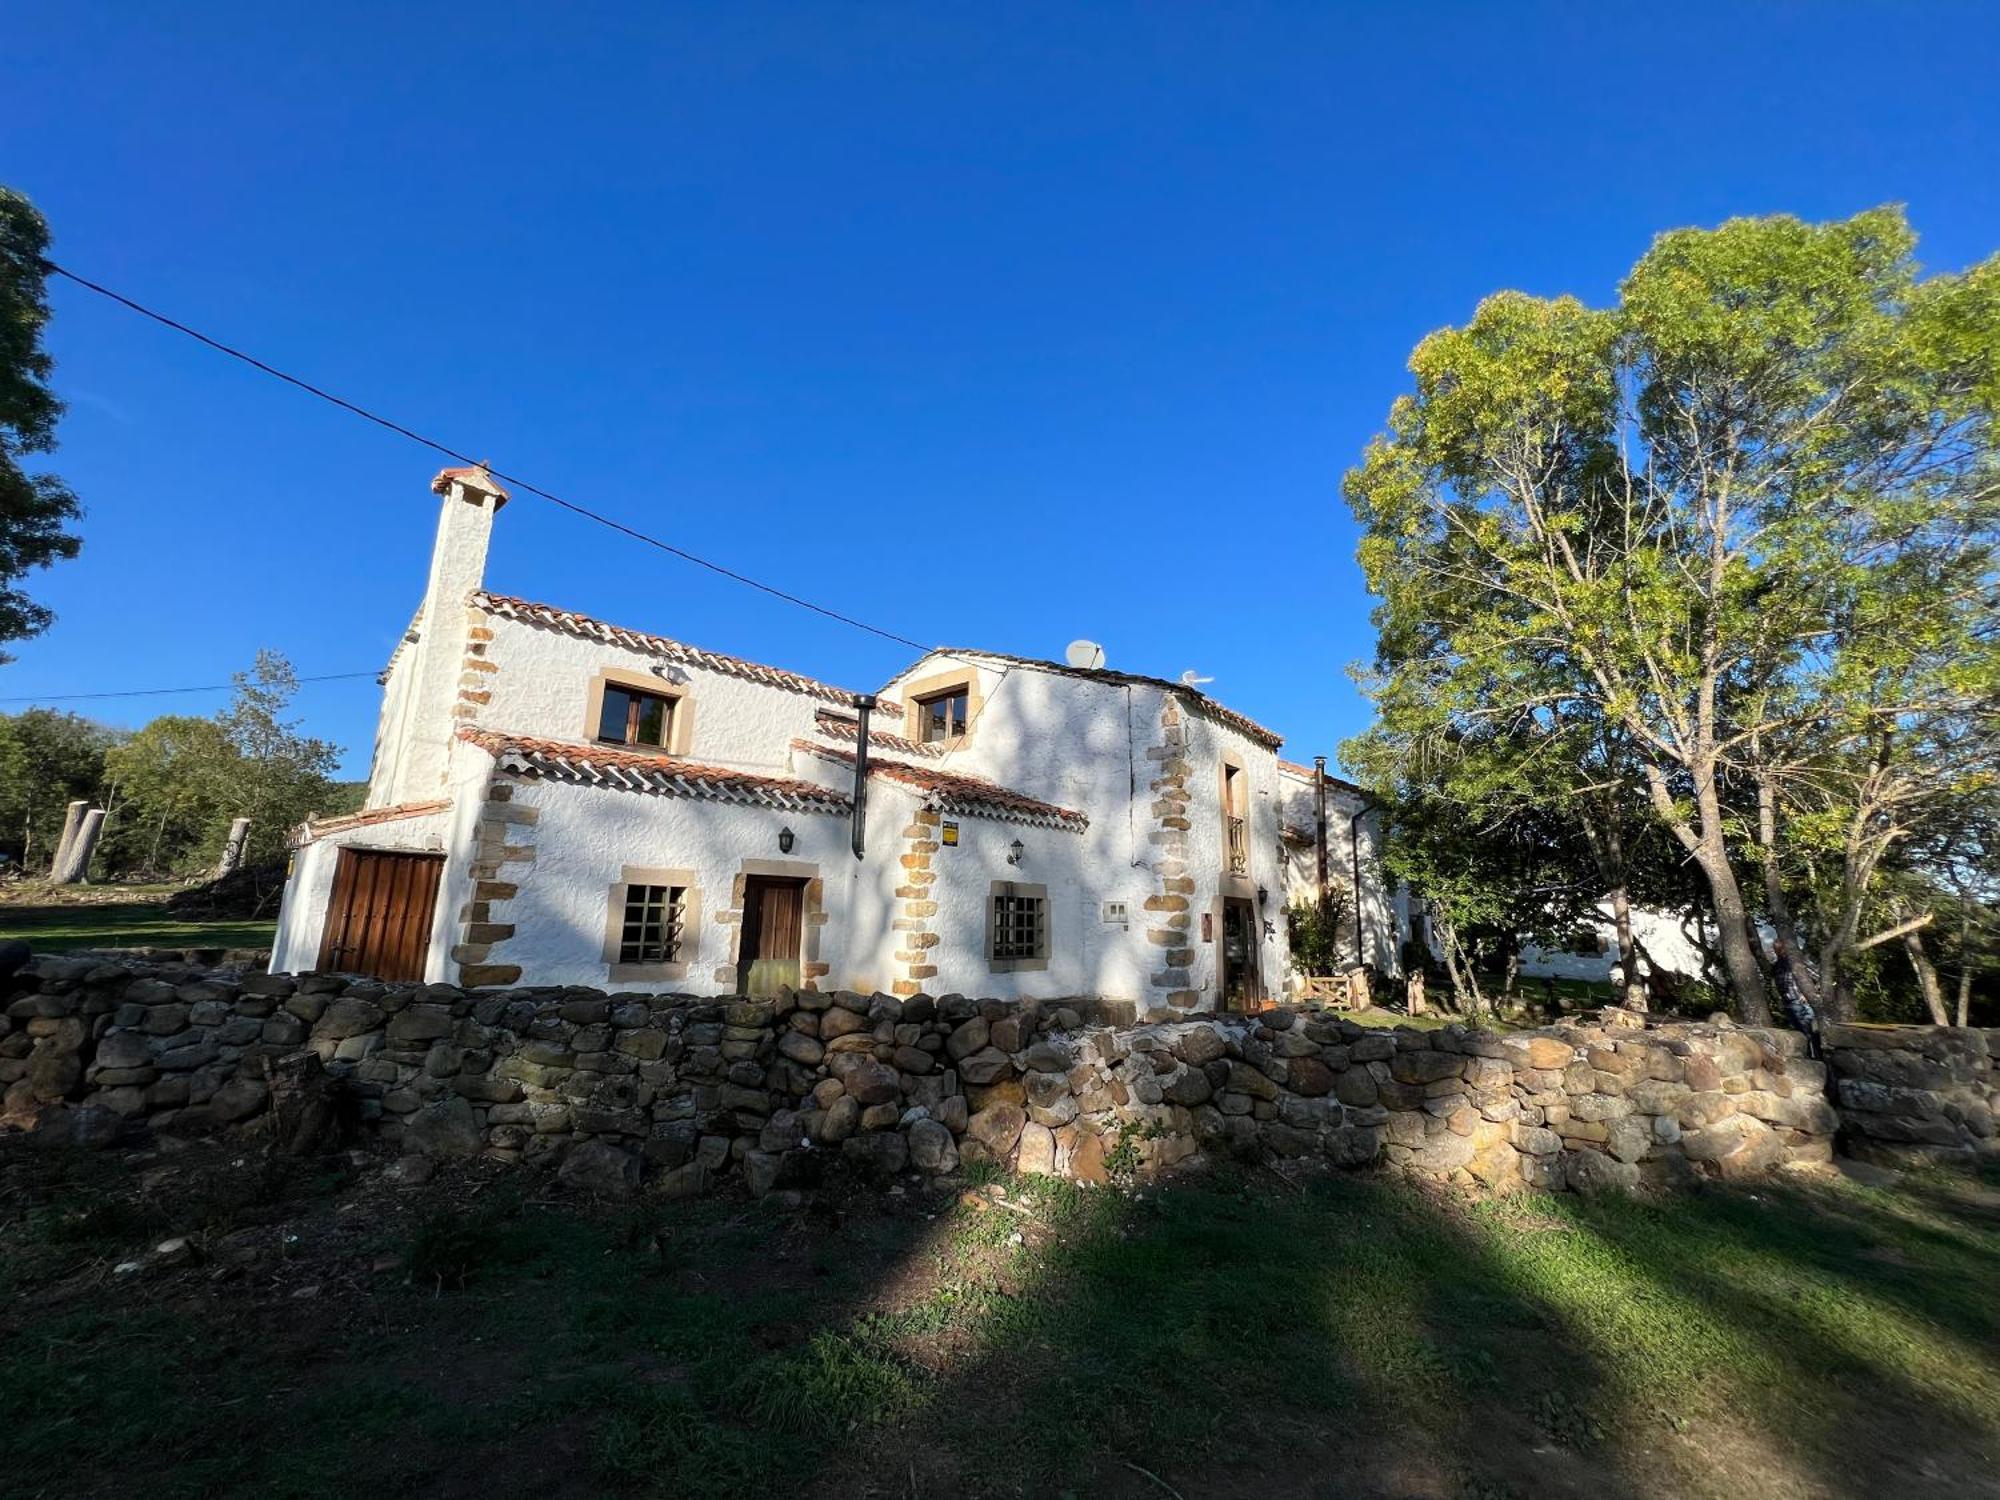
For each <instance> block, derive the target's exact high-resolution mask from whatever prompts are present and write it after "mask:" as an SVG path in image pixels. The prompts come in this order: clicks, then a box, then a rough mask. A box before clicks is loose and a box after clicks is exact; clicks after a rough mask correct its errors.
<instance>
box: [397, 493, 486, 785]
mask: <svg viewBox="0 0 2000 1500" xmlns="http://www.w3.org/2000/svg"><path fill="white" fill-rule="evenodd" d="M431 493H432V494H434V495H442V496H443V497H444V501H443V504H442V505H441V506H440V508H439V510H438V526H437V541H436V543H435V544H434V545H433V546H432V548H431V571H430V579H429V581H428V582H427V583H426V584H425V585H424V602H423V605H422V606H421V608H419V610H418V611H417V618H416V621H415V623H414V624H413V625H412V626H411V632H412V635H413V636H414V639H413V640H412V641H411V642H410V646H409V653H410V654H409V660H408V662H407V663H405V664H403V665H402V666H400V667H399V668H398V670H397V672H396V673H395V676H393V677H392V678H391V679H390V686H389V693H388V696H387V697H386V698H385V699H384V701H383V705H382V714H383V725H382V731H383V733H382V739H383V745H382V749H383V755H384V764H385V768H386V769H387V771H388V773H389V774H388V775H387V776H386V777H385V778H384V782H385V784H384V785H383V786H382V787H381V790H380V792H379V794H378V793H377V792H376V791H375V790H374V789H372V788H371V792H370V797H369V801H370V802H371V803H374V802H377V801H380V802H382V803H385V804H386V803H398V802H421V801H426V800H428V799H430V798H432V797H437V796H441V795H443V794H444V791H445V783H446V780H447V778H448V776H449V774H450V761H451V744H452V737H453V735H454V734H455V733H456V732H457V729H458V724H459V720H458V718H457V717H455V716H454V714H453V712H452V710H453V708H454V707H455V705H456V704H457V702H458V689H459V678H460V676H461V675H462V674H463V673H464V671H465V659H466V654H467V653H466V647H467V645H468V644H469V643H470V636H469V634H468V632H469V630H470V628H471V625H472V620H471V618H470V610H469V608H468V605H467V600H468V599H470V598H471V596H472V595H473V594H475V593H477V592H478V591H479V590H480V588H481V587H483V586H484V583H485V578H486V548H487V545H488V543H490V542H491V541H492V538H493V517H494V515H495V514H497V513H498V511H499V509H500V507H501V506H503V505H505V504H506V503H507V492H506V491H505V490H503V489H502V488H500V486H499V485H497V484H495V483H494V482H493V476H492V475H491V474H490V473H488V472H487V471H486V468H485V466H484V465H480V466H478V467H473V468H453V469H444V470H441V471H439V473H438V476H437V478H435V479H433V480H432V481H431ZM405 671H407V672H408V673H409V678H408V681H407V682H406V683H399V682H397V681H396V678H397V677H401V675H402V673H403V672H405Z"/></svg>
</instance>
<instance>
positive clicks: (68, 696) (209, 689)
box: [0, 669, 382, 703]
mask: <svg viewBox="0 0 2000 1500" xmlns="http://www.w3.org/2000/svg"><path fill="white" fill-rule="evenodd" d="M381 675H382V674H381V672H380V670H379V669H378V670H376V671H373V672H328V673H325V674H323V675H321V676H318V677H301V678H299V679H298V681H299V683H300V684H301V685H303V684H305V683H308V682H352V681H354V680H355V679H356V678H359V677H379V676H381ZM235 686H236V684H235V683H233V682H210V683H206V684H204V685H203V686H201V687H171V688H120V689H118V690H117V691H116V692H108V693H20V694H17V695H15V696H14V697H11V698H0V703H76V702H80V701H81V700H83V699H85V698H158V697H161V696H163V695H165V694H168V693H226V692H228V691H230V690H231V689H232V688H234V687H235Z"/></svg>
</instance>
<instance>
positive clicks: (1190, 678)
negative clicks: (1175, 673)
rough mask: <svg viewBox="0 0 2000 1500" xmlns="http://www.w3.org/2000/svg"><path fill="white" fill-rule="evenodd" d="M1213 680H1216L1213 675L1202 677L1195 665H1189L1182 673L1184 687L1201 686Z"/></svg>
mask: <svg viewBox="0 0 2000 1500" xmlns="http://www.w3.org/2000/svg"><path fill="white" fill-rule="evenodd" d="M1213 681H1215V679H1214V678H1213V677H1202V676H1200V675H1198V674H1197V673H1196V672H1195V669H1194V668H1193V667H1189V668H1188V669H1187V670H1186V671H1185V672H1183V673H1181V686H1182V687H1190V688H1191V687H1200V686H1201V685H1202V684H1203V683H1204V682H1213Z"/></svg>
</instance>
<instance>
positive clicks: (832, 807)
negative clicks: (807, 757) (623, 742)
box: [458, 724, 853, 813]
mask: <svg viewBox="0 0 2000 1500" xmlns="http://www.w3.org/2000/svg"><path fill="white" fill-rule="evenodd" d="M458 737H459V738H460V739H462V740H466V741H469V742H470V743H472V744H475V745H477V746H479V747H480V748H481V749H482V750H485V751H486V752H487V753H489V754H490V755H492V756H493V758H494V759H495V760H496V761H499V762H500V763H502V764H503V765H506V766H507V767H508V768H509V769H511V770H518V771H525V772H527V773H528V774H530V775H535V776H541V777H547V778H551V779H554V780H559V781H569V782H575V783H577V784H579V785H583V786H601V787H612V788H615V789H618V790H621V791H628V792H650V793H653V794H654V795H656V796H663V797H700V798H705V799H708V800H710V801H715V802H735V803H741V804H752V805H757V806H764V807H780V808H784V809H785V810H787V811H790V812H820V813H845V812H847V811H848V810H849V809H850V808H851V807H852V806H853V804H852V803H851V802H850V801H849V800H848V797H847V794H846V793H845V792H839V791H836V790H834V789H833V788H832V787H825V786H821V785H820V784H819V783H818V782H814V781H801V780H798V779H797V778H795V777H791V776H764V775H760V774H758V773H756V772H753V771H732V770H729V769H728V768H726V767H723V766H704V765H700V764H698V763H696V762H694V761H690V760H681V759H679V758H677V757H675V756H671V755H648V754H645V753H643V752H640V751H635V750H618V749H613V748H612V747H610V746H608V745H579V744H572V743H570V742H568V741H565V740H545V739H537V738H535V737H534V736H531V735H520V734H503V733H500V732H498V731H496V730H491V729H481V728H479V727H478V726H477V725H473V724H465V725H461V726H460V727H459V731H458Z"/></svg>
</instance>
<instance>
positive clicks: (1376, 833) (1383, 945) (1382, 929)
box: [1278, 770, 1408, 975]
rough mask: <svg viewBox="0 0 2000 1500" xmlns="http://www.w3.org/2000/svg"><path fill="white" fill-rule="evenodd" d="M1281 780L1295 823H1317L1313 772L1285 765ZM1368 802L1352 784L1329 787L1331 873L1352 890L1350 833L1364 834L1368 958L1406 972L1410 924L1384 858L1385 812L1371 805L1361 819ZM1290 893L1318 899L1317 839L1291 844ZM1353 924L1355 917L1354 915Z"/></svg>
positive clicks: (1348, 941)
mask: <svg viewBox="0 0 2000 1500" xmlns="http://www.w3.org/2000/svg"><path fill="white" fill-rule="evenodd" d="M1278 774H1279V783H1280V786H1281V788H1282V793H1283V808H1284V819H1285V822H1286V823H1287V824H1289V825H1290V826H1292V827H1294V828H1300V829H1304V830H1307V831H1310V830H1311V829H1312V828H1313V825H1314V816H1315V805H1316V796H1317V794H1316V792H1315V790H1314V781H1313V778H1311V777H1310V776H1306V777H1301V776H1299V775H1297V774H1296V773H1294V772H1290V771H1284V770H1281V771H1280V772H1279V773H1278ZM1367 806H1368V803H1367V801H1366V799H1364V798H1363V797H1362V796H1360V794H1358V793H1356V792H1354V791H1351V790H1349V789H1348V788H1346V787H1342V786H1336V785H1334V784H1332V783H1329V784H1328V786H1327V789H1326V847H1327V861H1326V863H1327V875H1328V877H1329V879H1330V880H1331V881H1332V882H1333V884H1334V886H1335V888H1336V889H1339V890H1346V889H1347V888H1348V887H1350V886H1352V885H1353V884H1354V842H1353V838H1352V837H1351V835H1350V830H1352V832H1353V834H1356V835H1358V836H1359V841H1360V844H1361V937H1362V956H1363V958H1364V960H1365V961H1366V962H1368V963H1370V964H1372V965H1374V967H1376V968H1377V969H1379V970H1381V971H1382V972H1383V973H1385V974H1391V975H1398V974H1401V973H1402V946H1403V939H1404V937H1405V936H1406V935H1407V933H1408V924H1407V922H1405V921H1404V920H1403V918H1402V916H1401V914H1400V913H1399V911H1398V909H1397V904H1396V901H1395V899H1394V896H1393V893H1391V892H1390V891H1389V889H1388V888H1387V885H1386V884H1385V882H1384V878H1383V873H1382V861H1381V848H1380V839H1381V826H1382V820H1381V815H1380V814H1379V812H1374V811H1371V812H1369V813H1368V815H1367V816H1366V817H1363V818H1362V819H1361V820H1360V822H1359V823H1358V824H1356V823H1354V822H1353V819H1354V815H1355V814H1356V813H1358V812H1360V811H1362V809H1363V808H1364V807H1367ZM1284 864H1285V896H1286V899H1287V900H1288V901H1289V900H1293V899H1299V900H1307V901H1310V900H1313V899H1314V898H1315V897H1316V896H1317V894H1318V890H1319V855H1318V853H1317V851H1316V850H1315V848H1314V847H1313V845H1311V844H1304V845H1299V844H1292V845H1288V846H1287V848H1286V857H1285V862H1284ZM1349 925H1350V927H1351V925H1352V918H1351V917H1350V919H1349ZM1341 951H1342V953H1343V954H1346V955H1349V956H1351V955H1352V953H1353V951H1354V939H1353V937H1352V935H1351V932H1350V934H1349V935H1348V936H1346V938H1345V939H1344V943H1343V947H1342V950H1341Z"/></svg>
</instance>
